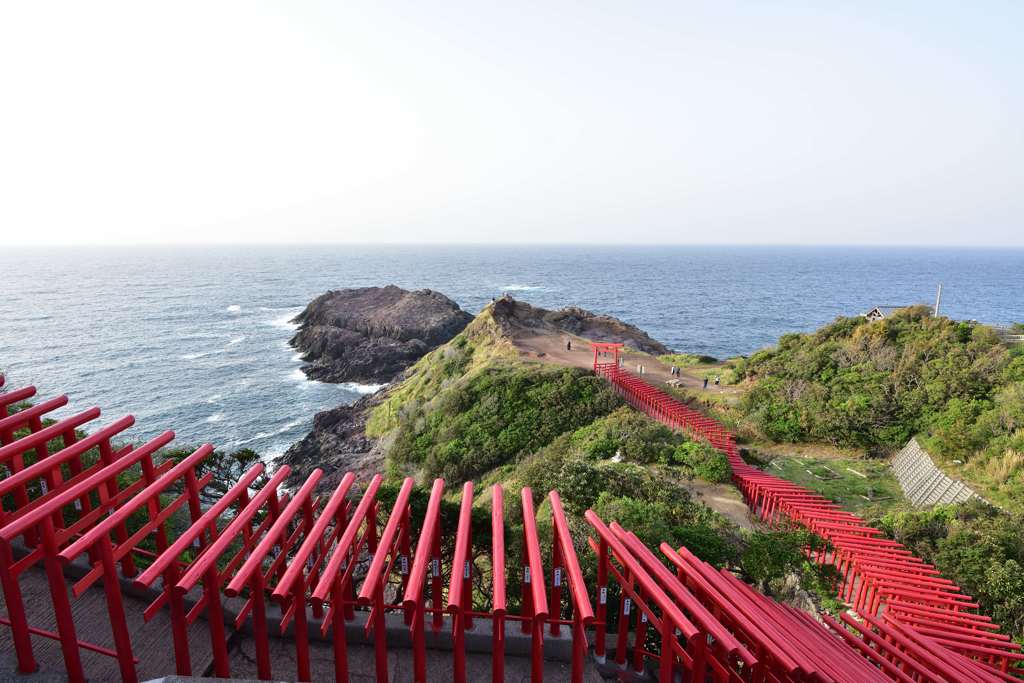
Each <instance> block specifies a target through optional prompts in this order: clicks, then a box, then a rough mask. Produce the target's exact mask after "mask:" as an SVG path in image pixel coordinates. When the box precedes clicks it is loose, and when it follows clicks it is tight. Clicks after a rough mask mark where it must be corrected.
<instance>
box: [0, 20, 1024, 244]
mask: <svg viewBox="0 0 1024 683" xmlns="http://www.w3.org/2000/svg"><path fill="white" fill-rule="evenodd" d="M1022 30H1024V3H1021V2H1017V1H1007V2H1000V1H997V0H991V1H988V2H980V3H963V2H944V1H942V0H928V1H924V2H913V1H911V0H905V1H902V2H891V1H884V2H872V1H868V0H865V1H864V2H857V3H840V2H825V3H822V2H809V1H808V2H788V1H785V0H780V1H777V2H763V1H762V0H756V1H755V0H751V1H750V2H733V1H730V0H715V1H713V2H712V1H708V2H685V1H674V2H603V1H600V0H598V1H594V2H586V3H563V2H554V1H548V2H536V3H535V2H515V3H497V2H486V1H480V0H474V1H472V2H446V3H422V2H420V3H415V2H406V3H393V2H380V1H378V2H365V3H364V2H358V1H355V0H354V1H352V2H343V3H339V2H333V1H325V2H279V3H275V2H260V1H256V0H246V1H245V2H232V1H225V2H219V1H215V0H203V1H202V2H191V1H190V0H178V1H176V2H164V3H149V2H138V1H137V0H132V1H130V2H123V3H118V2H105V1H104V0H92V1H90V2H67V3H54V2H42V1H41V2H6V3H3V4H0V238H2V242H0V243H3V244H8V245H11V244H136V243H201V244H205V243H299V242H310V243H345V242H359V243H381V242H383V243H391V242H400V243H408V242H438V243H461V242H471V243H537V242H539V243H545V242H557V243H638V244H665V243H673V244H674V243H681V244H689V243H713V244H774V243H780V244H883V245H885V244H903V245H905V244H917V245H974V246H995V245H1009V246H1024V191H1022V188H1024V133H1022V121H1024V94H1022V87H1021V86H1022V80H1024V41H1022V40H1021V39H1020V36H1021V34H1022ZM0 248H2V247H0Z"/></svg>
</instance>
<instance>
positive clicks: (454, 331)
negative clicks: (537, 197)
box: [278, 286, 668, 487]
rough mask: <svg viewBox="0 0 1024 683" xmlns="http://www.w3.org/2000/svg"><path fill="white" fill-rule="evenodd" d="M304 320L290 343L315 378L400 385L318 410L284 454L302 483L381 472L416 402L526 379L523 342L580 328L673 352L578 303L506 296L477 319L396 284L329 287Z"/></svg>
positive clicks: (435, 296)
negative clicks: (468, 384) (471, 384)
mask: <svg viewBox="0 0 1024 683" xmlns="http://www.w3.org/2000/svg"><path fill="white" fill-rule="evenodd" d="M296 320H297V321H298V322H299V323H300V324H301V327H300V329H299V331H298V333H297V334H296V335H295V338H294V339H293V340H292V343H293V345H295V346H296V347H298V348H300V349H302V350H303V352H304V353H305V354H306V357H305V358H306V360H307V365H306V366H305V367H304V368H303V369H304V370H305V371H306V373H307V374H308V375H309V376H310V377H311V378H315V379H321V380H325V381H364V382H366V381H370V382H394V383H393V384H392V386H390V387H388V389H387V390H385V391H380V392H377V393H376V394H374V395H372V396H367V397H364V398H362V399H360V400H359V401H357V402H356V403H354V404H352V405H350V406H339V407H337V408H333V409H331V410H326V411H323V412H321V413H318V414H317V416H316V419H315V421H314V425H313V429H312V430H311V431H310V432H309V434H307V435H306V436H305V437H304V438H303V439H302V440H300V441H298V442H296V443H295V444H293V445H292V447H291V448H289V449H288V451H287V452H286V453H285V454H284V455H283V456H282V457H281V458H280V459H279V460H278V462H279V463H280V464H287V465H289V466H290V467H291V468H292V471H293V476H292V479H293V480H294V481H301V480H302V479H304V478H305V476H306V475H307V474H308V473H309V472H310V471H312V469H313V468H314V467H320V468H321V469H323V470H324V471H325V472H326V473H327V476H326V477H325V479H324V483H323V486H325V487H330V486H331V485H332V482H333V481H335V479H336V477H335V476H334V473H337V476H341V473H343V472H344V471H346V470H349V469H351V470H357V471H361V472H367V473H369V472H375V471H380V470H382V469H383V468H384V464H385V456H386V455H387V452H390V451H392V450H394V448H392V446H394V444H393V443H392V440H393V439H392V438H391V437H393V436H394V435H393V434H389V432H391V431H392V429H393V428H394V426H395V425H397V424H398V423H399V422H401V421H402V420H403V419H405V418H404V416H405V415H406V413H409V411H410V410H411V406H412V405H414V404H417V405H418V404H419V403H421V402H424V401H429V400H430V398H431V397H432V396H435V395H437V396H439V395H440V394H443V393H445V392H446V389H447V387H449V386H450V385H452V384H454V383H460V382H464V381H466V380H467V379H468V377H469V376H470V375H473V374H475V373H476V371H478V370H481V369H484V368H486V369H488V370H489V371H491V372H502V371H509V370H508V368H510V367H514V368H515V369H514V370H512V371H511V372H512V374H514V375H516V376H517V377H519V378H520V379H521V378H522V377H526V376H528V375H529V373H526V374H524V371H523V370H522V368H521V367H520V365H519V364H518V363H519V361H517V359H519V357H520V354H519V352H518V351H517V350H516V347H515V343H516V340H518V339H521V338H524V337H538V336H550V337H553V338H559V337H560V336H561V335H564V334H572V335H575V336H582V337H586V338H590V339H594V340H597V341H612V342H623V343H624V344H626V345H627V346H629V347H630V348H633V349H636V350H639V351H643V352H646V353H652V354H658V353H666V352H667V351H668V349H667V348H666V347H665V346H664V345H663V344H661V343H659V342H657V341H655V340H654V339H652V338H651V337H650V336H649V335H647V333H645V332H644V331H643V330H640V329H639V328H637V327H635V326H633V325H630V324H628V323H625V322H623V321H622V320H619V319H617V318H614V317H611V316H606V315H599V314H595V313H591V312H589V311H585V310H583V309H580V308H574V307H570V308H563V309H560V310H557V311H550V310H547V309H544V308H540V307H537V306H532V305H531V304H528V303H526V302H523V301H517V300H515V299H513V298H512V297H510V296H503V297H500V298H498V299H496V300H495V301H494V302H492V303H491V304H489V305H488V306H486V307H485V308H484V309H483V310H482V311H481V312H480V314H479V315H477V316H476V318H472V317H471V316H469V315H468V314H467V313H465V312H464V311H462V310H461V309H460V308H459V307H458V305H457V304H455V303H454V302H453V301H451V300H450V299H448V298H447V297H445V296H444V295H442V294H440V293H438V292H432V291H430V290H421V291H417V292H408V291H406V290H403V289H400V288H398V287H395V286H388V287H368V288H363V289H354V290H341V291H333V292H328V293H326V294H324V295H322V296H320V297H317V299H315V300H314V301H313V302H311V303H310V304H309V306H307V308H306V310H305V311H304V312H303V313H302V314H301V315H300V316H299V317H298V318H296ZM470 321H471V322H470ZM467 323H468V325H467ZM559 343H561V342H559ZM555 372H556V374H558V373H561V372H562V370H561V369H558V370H556V371H555ZM583 374H586V372H585V371H584V372H583ZM396 380H401V381H396ZM598 386H601V387H603V384H600V383H599V385H598ZM368 422H369V429H367V423H368ZM368 432H369V433H368Z"/></svg>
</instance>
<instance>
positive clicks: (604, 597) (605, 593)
mask: <svg viewBox="0 0 1024 683" xmlns="http://www.w3.org/2000/svg"><path fill="white" fill-rule="evenodd" d="M597 599H598V600H599V601H600V602H601V604H602V605H607V604H608V587H607V586H601V593H600V595H599V596H598V598H597Z"/></svg>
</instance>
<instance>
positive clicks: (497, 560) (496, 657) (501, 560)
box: [491, 484, 506, 683]
mask: <svg viewBox="0 0 1024 683" xmlns="http://www.w3.org/2000/svg"><path fill="white" fill-rule="evenodd" d="M491 571H492V573H493V577H492V579H493V585H494V591H493V592H494V599H493V604H494V609H493V612H494V616H493V617H492V621H491V629H492V640H491V642H492V645H491V652H492V655H491V682H492V683H503V681H504V680H505V609H506V596H505V494H504V491H503V490H502V488H501V486H500V485H498V484H495V485H494V486H492V487H491Z"/></svg>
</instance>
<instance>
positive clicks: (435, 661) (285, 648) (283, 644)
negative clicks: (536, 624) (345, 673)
mask: <svg viewBox="0 0 1024 683" xmlns="http://www.w3.org/2000/svg"><path fill="white" fill-rule="evenodd" d="M270 644H271V656H272V661H273V662H274V669H273V674H274V678H275V679H278V680H286V681H293V680H295V645H294V643H293V642H292V641H290V640H280V639H274V640H271V643H270ZM348 655H349V667H350V672H351V674H350V680H351V681H352V682H353V683H371V682H373V681H376V674H375V671H376V668H375V664H374V662H375V660H374V653H373V648H372V647H368V646H365V645H355V646H350V647H349V649H348ZM333 657H334V654H333V650H332V648H331V645H330V643H326V642H319V641H314V642H312V643H310V667H311V671H312V673H313V680H314V681H333V680H334V659H333ZM466 671H467V674H468V677H469V680H471V681H481V682H483V681H490V680H491V655H490V654H489V653H477V654H469V655H467V657H466ZM569 673H570V668H569V664H568V663H565V662H550V661H548V662H544V680H546V681H568V680H569ZM231 674H232V676H237V677H239V678H245V677H251V678H255V677H256V663H255V656H254V652H253V649H252V642H251V641H246V642H243V643H242V644H241V645H240V647H239V648H237V649H236V650H235V652H234V653H233V656H232V660H231ZM388 679H389V680H391V681H396V683H397V682H398V681H403V682H404V681H411V680H412V651H411V650H406V649H398V648H393V649H391V650H389V652H388ZM427 680H429V681H451V680H452V656H451V652H448V651H444V650H428V651H427ZM505 680H506V681H508V683H520V682H522V683H527V682H528V681H529V680H530V660H529V659H528V658H525V657H506V658H505ZM584 680H585V681H587V683H598V682H599V681H602V680H603V679H602V678H601V676H600V675H599V674H598V673H597V671H596V670H595V669H594V668H593V667H592V666H590V664H589V659H588V664H587V670H586V673H585V675H584Z"/></svg>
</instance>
